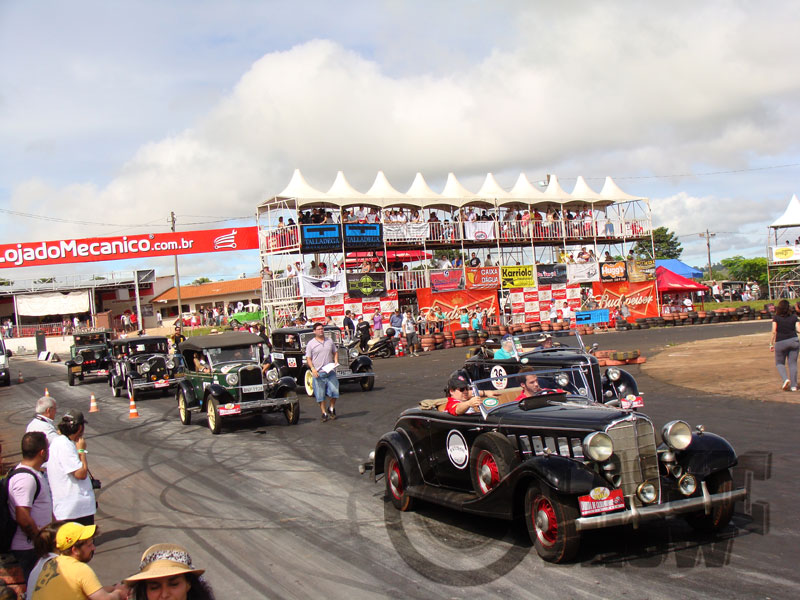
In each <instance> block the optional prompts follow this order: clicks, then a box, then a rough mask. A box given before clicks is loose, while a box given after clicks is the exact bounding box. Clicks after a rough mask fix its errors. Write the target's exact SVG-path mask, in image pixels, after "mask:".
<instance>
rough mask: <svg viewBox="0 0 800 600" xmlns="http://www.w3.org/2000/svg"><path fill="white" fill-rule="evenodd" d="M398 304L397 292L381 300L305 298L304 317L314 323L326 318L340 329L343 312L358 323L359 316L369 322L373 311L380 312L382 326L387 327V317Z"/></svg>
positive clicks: (337, 297) (340, 296) (374, 298)
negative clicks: (347, 312) (350, 314)
mask: <svg viewBox="0 0 800 600" xmlns="http://www.w3.org/2000/svg"><path fill="white" fill-rule="evenodd" d="M398 306H399V304H398V299H397V291H396V290H391V291H389V292H387V293H386V296H384V297H382V298H377V297H372V298H353V297H351V296H350V295H349V294H345V295H340V294H337V295H336V296H331V297H328V298H306V300H305V310H306V316H307V317H308V318H309V319H310V320H312V321H314V322H315V323H324V322H325V318H326V317H330V318H331V319H333V322H334V323H335V324H336V326H337V327H342V321H343V320H344V313H345V311H348V310H349V311H350V312H351V313H352V319H353V322H358V317H359V315H364V318H365V319H366V320H368V321H370V324H371V319H372V315H373V314H375V309H376V308H377V309H378V310H380V311H381V314H382V316H383V326H384V327H388V325H389V317H390V316H391V314H392V313H393V312H394V311H395V310H397V308H398Z"/></svg>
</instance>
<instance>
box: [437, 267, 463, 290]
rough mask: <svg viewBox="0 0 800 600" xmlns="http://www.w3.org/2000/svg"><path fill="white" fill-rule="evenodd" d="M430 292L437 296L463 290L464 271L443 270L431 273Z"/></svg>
mask: <svg viewBox="0 0 800 600" xmlns="http://www.w3.org/2000/svg"><path fill="white" fill-rule="evenodd" d="M430 276H431V290H432V291H433V292H434V293H436V294H438V293H441V292H453V291H455V290H463V289H464V287H465V286H464V271H462V270H461V269H445V270H444V271H431V272H430Z"/></svg>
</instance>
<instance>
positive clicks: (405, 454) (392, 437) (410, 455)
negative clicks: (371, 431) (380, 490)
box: [373, 430, 422, 485]
mask: <svg viewBox="0 0 800 600" xmlns="http://www.w3.org/2000/svg"><path fill="white" fill-rule="evenodd" d="M389 450H391V451H392V452H394V455H395V456H396V457H397V460H398V462H399V463H400V466H401V467H402V468H403V473H404V474H405V476H406V478H407V479H408V482H409V485H417V484H420V483H422V477H421V476H420V472H419V469H418V468H417V459H416V457H415V456H414V446H413V445H412V444H411V440H409V439H408V436H407V435H406V434H405V432H403V431H398V430H395V431H390V432H389V433H386V434H384V436H383V437H382V438H381V439H380V440H378V443H377V444H376V445H375V464H374V468H373V475H374V477H375V479H377V478H378V475H380V474H382V473H383V461H384V459H385V458H386V453H387V452H388V451H389Z"/></svg>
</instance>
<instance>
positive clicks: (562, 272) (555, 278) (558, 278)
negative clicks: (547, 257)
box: [536, 263, 577, 286]
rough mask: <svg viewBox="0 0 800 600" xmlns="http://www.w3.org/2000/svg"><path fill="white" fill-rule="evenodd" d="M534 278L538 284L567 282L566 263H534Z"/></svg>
mask: <svg viewBox="0 0 800 600" xmlns="http://www.w3.org/2000/svg"><path fill="white" fill-rule="evenodd" d="M576 266H577V265H576ZM536 280H537V281H538V282H539V285H540V286H542V285H552V284H554V283H567V265H565V264H563V263H555V264H553V265H536Z"/></svg>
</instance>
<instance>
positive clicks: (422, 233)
mask: <svg viewBox="0 0 800 600" xmlns="http://www.w3.org/2000/svg"><path fill="white" fill-rule="evenodd" d="M383 231H384V237H385V238H386V241H387V242H405V241H409V240H412V241H415V242H421V241H422V240H425V239H427V238H428V223H385V224H384V225H383ZM380 247H381V248H382V247H383V240H381V246H380Z"/></svg>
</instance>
